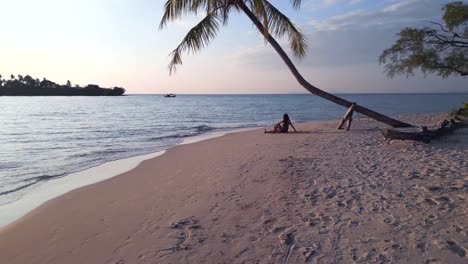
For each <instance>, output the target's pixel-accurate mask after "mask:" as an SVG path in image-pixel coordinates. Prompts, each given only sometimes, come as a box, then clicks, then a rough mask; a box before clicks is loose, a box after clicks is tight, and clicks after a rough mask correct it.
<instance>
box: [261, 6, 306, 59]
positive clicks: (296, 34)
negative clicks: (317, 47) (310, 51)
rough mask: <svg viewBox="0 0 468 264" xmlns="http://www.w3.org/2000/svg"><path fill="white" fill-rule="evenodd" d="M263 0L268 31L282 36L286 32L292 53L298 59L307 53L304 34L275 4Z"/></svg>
mask: <svg viewBox="0 0 468 264" xmlns="http://www.w3.org/2000/svg"><path fill="white" fill-rule="evenodd" d="M263 2H264V6H265V11H266V13H267V16H268V21H269V28H270V32H271V33H273V34H274V35H276V36H278V37H283V36H284V35H286V34H287V35H288V38H289V41H290V42H291V50H292V52H293V55H294V56H295V57H296V58H298V59H302V58H303V57H304V56H305V55H306V53H307V51H306V49H307V46H308V44H307V41H306V40H305V37H304V35H303V34H302V33H301V32H300V31H299V30H298V29H297V28H296V26H295V25H294V24H293V23H292V22H291V20H290V19H289V18H288V17H287V16H286V15H284V14H283V13H281V12H280V11H279V10H278V9H277V8H276V7H275V6H273V5H272V4H271V3H270V2H268V1H267V0H263ZM299 2H300V1H299Z"/></svg>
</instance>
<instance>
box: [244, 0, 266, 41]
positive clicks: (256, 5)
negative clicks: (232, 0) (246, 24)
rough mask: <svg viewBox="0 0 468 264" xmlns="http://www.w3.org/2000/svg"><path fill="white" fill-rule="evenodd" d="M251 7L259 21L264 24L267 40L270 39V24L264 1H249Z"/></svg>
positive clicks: (264, 33)
mask: <svg viewBox="0 0 468 264" xmlns="http://www.w3.org/2000/svg"><path fill="white" fill-rule="evenodd" d="M249 1H250V5H251V8H250V9H251V10H252V12H253V13H254V14H255V16H257V18H258V19H259V20H261V21H262V24H263V32H262V33H263V35H264V36H265V39H267V38H268V35H269V22H268V15H267V12H266V10H265V5H264V1H263V0H249Z"/></svg>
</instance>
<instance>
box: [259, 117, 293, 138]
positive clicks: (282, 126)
mask: <svg viewBox="0 0 468 264" xmlns="http://www.w3.org/2000/svg"><path fill="white" fill-rule="evenodd" d="M289 126H291V127H292V128H293V129H294V132H297V130H296V128H295V127H294V125H293V124H292V122H291V120H290V119H289V116H288V114H284V115H283V120H282V121H281V122H279V123H278V124H276V125H275V127H274V128H273V130H272V131H267V130H266V129H265V133H288V130H289Z"/></svg>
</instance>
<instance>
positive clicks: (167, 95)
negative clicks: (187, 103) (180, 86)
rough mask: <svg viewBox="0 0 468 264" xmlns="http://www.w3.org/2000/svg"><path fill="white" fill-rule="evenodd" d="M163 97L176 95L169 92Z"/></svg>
mask: <svg viewBox="0 0 468 264" xmlns="http://www.w3.org/2000/svg"><path fill="white" fill-rule="evenodd" d="M164 97H176V95H175V94H173V93H170V94H165V95H164Z"/></svg>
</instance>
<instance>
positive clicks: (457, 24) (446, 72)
mask: <svg viewBox="0 0 468 264" xmlns="http://www.w3.org/2000/svg"><path fill="white" fill-rule="evenodd" d="M442 11H443V16H442V20H443V23H438V22H434V21H427V23H428V24H430V25H431V26H432V27H423V28H410V27H407V28H405V29H403V30H402V31H400V32H399V33H398V34H397V35H398V36H399V38H398V40H397V41H396V42H395V43H394V44H393V46H392V47H390V48H388V49H386V50H384V51H383V52H382V54H381V55H380V57H379V61H380V64H384V65H385V73H386V74H387V76H389V77H394V76H395V75H406V77H410V76H414V71H415V70H416V69H420V70H421V71H422V72H423V73H424V75H426V74H428V73H434V74H437V75H439V76H442V77H443V78H447V77H449V76H451V75H455V76H468V4H466V3H463V2H462V1H456V2H452V3H449V4H446V5H445V6H444V7H443V8H442Z"/></svg>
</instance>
